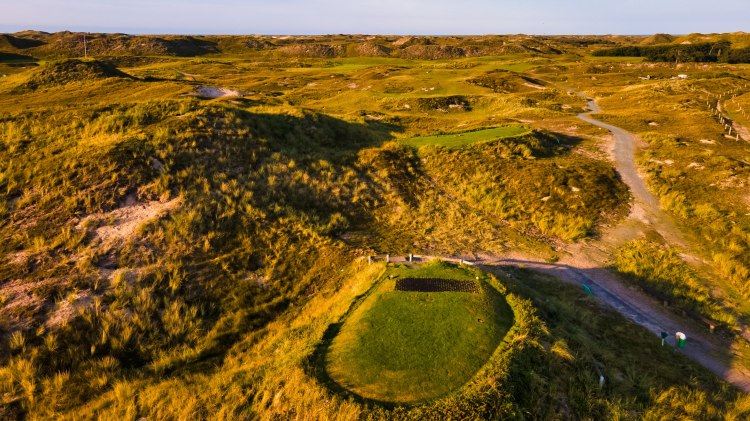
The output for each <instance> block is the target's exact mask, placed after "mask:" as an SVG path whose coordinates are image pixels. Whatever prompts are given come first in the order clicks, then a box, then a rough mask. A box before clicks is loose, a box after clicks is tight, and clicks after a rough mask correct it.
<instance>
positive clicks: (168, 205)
mask: <svg viewBox="0 0 750 421" xmlns="http://www.w3.org/2000/svg"><path fill="white" fill-rule="evenodd" d="M180 202H181V199H180V198H179V197H177V198H174V199H172V200H170V201H168V202H159V201H152V202H145V203H138V202H136V203H130V204H128V205H126V206H123V207H121V208H118V209H115V210H113V211H111V212H105V213H96V214H92V215H89V216H87V217H85V218H83V219H82V220H81V222H79V223H78V225H77V226H76V228H78V229H82V228H83V227H85V226H87V225H89V224H91V223H92V222H93V223H95V224H96V225H101V224H102V223H103V222H104V223H105V224H106V225H101V226H99V227H98V228H97V229H96V230H95V231H94V233H95V235H96V238H97V239H98V240H99V241H101V242H102V243H103V244H105V245H112V244H115V243H117V242H119V241H123V240H127V239H129V238H132V237H133V235H134V234H135V232H136V230H137V229H138V228H139V227H140V226H141V225H143V224H145V223H146V222H149V221H152V220H155V219H158V218H160V217H162V216H163V215H164V214H166V213H167V212H169V211H171V210H173V209H175V208H177V207H178V206H179V204H180Z"/></svg>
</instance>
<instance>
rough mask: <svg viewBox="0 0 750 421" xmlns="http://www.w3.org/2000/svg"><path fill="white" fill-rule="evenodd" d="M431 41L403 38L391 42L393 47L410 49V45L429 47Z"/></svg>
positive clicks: (423, 38)
mask: <svg viewBox="0 0 750 421" xmlns="http://www.w3.org/2000/svg"><path fill="white" fill-rule="evenodd" d="M431 44H432V41H431V40H430V39H429V38H425V37H412V36H405V37H401V38H399V39H397V40H396V41H394V42H393V46H394V47H402V48H406V47H411V46H412V45H431Z"/></svg>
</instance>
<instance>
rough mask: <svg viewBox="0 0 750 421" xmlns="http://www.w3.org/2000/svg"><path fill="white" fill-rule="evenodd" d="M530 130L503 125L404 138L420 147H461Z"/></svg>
mask: <svg viewBox="0 0 750 421" xmlns="http://www.w3.org/2000/svg"><path fill="white" fill-rule="evenodd" d="M528 131H529V130H528V129H527V128H526V127H524V126H503V127H494V128H491V129H482V130H475V131H471V132H461V133H447V134H440V135H435V136H420V137H412V138H409V139H404V140H402V141H401V142H402V143H403V144H405V145H409V146H413V147H417V148H418V147H420V146H427V145H435V146H444V147H446V148H460V147H463V146H467V145H471V144H472V143H479V142H490V141H493V140H499V139H505V138H507V137H515V136H519V135H521V134H523V133H526V132H528Z"/></svg>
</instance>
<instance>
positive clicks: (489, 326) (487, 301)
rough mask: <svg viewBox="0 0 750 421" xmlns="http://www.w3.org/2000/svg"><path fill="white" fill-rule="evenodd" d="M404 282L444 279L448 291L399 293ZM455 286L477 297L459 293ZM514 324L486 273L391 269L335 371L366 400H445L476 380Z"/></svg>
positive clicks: (337, 353) (334, 361) (350, 323)
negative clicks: (398, 284)
mask: <svg viewBox="0 0 750 421" xmlns="http://www.w3.org/2000/svg"><path fill="white" fill-rule="evenodd" d="M391 276H392V277H393V278H390V277H391ZM477 276H479V279H478V280H477V279H476V277H477ZM400 278H406V279H408V281H409V283H411V284H413V283H414V280H418V279H420V278H426V279H425V280H426V281H427V283H428V284H430V285H434V282H435V280H437V279H440V280H441V282H442V283H443V285H444V286H447V288H438V289H435V288H432V289H430V290H431V291H436V290H437V291H438V292H418V291H414V288H411V287H410V288H408V289H409V290H407V291H403V290H397V289H395V284H396V283H397V279H400ZM450 282H456V283H457V284H459V285H462V286H463V288H458V289H462V290H465V291H470V292H456V289H453V288H451V287H450V286H449V285H447V284H449V283H450ZM467 283H473V284H474V285H476V288H475V289H472V288H465V286H466V285H467ZM472 291H473V292H472ZM512 323H513V316H512V311H511V309H510V307H509V306H508V304H507V303H506V302H505V299H504V298H503V296H502V295H500V293H499V292H498V291H497V290H495V289H494V288H493V287H491V286H490V285H489V284H488V283H487V282H486V279H484V275H483V274H482V273H481V272H479V271H474V270H470V269H466V268H462V267H456V266H452V265H448V264H445V263H442V262H437V263H432V264H429V265H427V266H425V267H421V268H417V269H409V268H405V267H396V268H389V269H388V270H387V271H386V273H385V274H384V275H383V278H381V281H380V283H379V284H378V285H377V286H376V287H375V289H374V290H373V291H372V292H371V294H370V295H369V296H368V297H367V298H365V300H364V301H363V302H362V303H361V305H360V306H359V307H358V308H357V309H356V310H354V312H353V313H352V314H351V315H350V316H349V318H348V319H347V320H346V321H345V322H344V325H343V327H342V329H341V332H340V333H339V335H338V336H337V337H336V338H335V339H334V340H333V342H332V344H331V347H330V349H329V352H328V355H327V358H326V364H327V370H328V372H329V374H330V376H331V378H332V379H334V380H335V381H336V382H337V383H338V384H339V385H341V386H342V387H344V388H346V389H348V390H350V391H352V392H353V393H355V394H357V395H359V396H361V397H363V398H366V399H371V400H375V401H385V402H393V403H399V404H409V403H416V402H419V401H424V400H428V399H432V398H438V397H441V396H444V395H446V394H448V393H450V392H451V391H453V390H456V389H458V388H460V387H461V386H462V385H464V384H466V383H467V382H468V381H469V380H471V378H472V377H474V375H475V374H476V373H477V372H478V371H479V369H480V368H481V367H482V366H483V365H484V364H485V363H486V362H487V360H488V359H489V358H490V356H491V355H492V353H493V352H494V351H495V349H496V348H497V346H498V345H499V344H500V342H501V341H502V339H503V337H504V336H505V334H506V333H507V331H508V330H509V329H510V326H511V325H512Z"/></svg>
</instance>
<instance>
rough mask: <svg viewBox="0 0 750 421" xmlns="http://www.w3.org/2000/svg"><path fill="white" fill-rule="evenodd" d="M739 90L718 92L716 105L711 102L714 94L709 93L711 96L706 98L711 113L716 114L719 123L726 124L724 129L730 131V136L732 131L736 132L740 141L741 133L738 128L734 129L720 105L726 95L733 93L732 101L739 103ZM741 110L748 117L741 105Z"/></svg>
mask: <svg viewBox="0 0 750 421" xmlns="http://www.w3.org/2000/svg"><path fill="white" fill-rule="evenodd" d="M745 88H747V84H745ZM737 92H739V89H736V90H734V91H729V92H724V93H721V94H717V95H716V100H715V101H716V105H715V106H714V105H712V103H711V97H712V96H713V95H712V94H711V93H709V94H708V97H709V98H708V99H707V100H706V105H707V106H708V109H709V110H710V111H711V115H713V116H715V117H717V118H718V120H719V123H720V124H722V125H723V126H724V130H726V131H727V132H728V133H729V136H732V133H733V132H734V136H735V140H738V141H739V140H740V134H739V133H737V130H734V127H732V125H731V124H729V122H730V121H731V120H730V119H729V118H727V117H725V116H724V115H723V114H722V113H721V111H720V110H719V105H720V102H721V99H722V98H723V97H724V96H725V95H726V96H727V97H729V96H730V95H731V96H732V99H731V101H732V102H734V103H735V104H736V103H737V101H736V98H737ZM739 112H740V113H742V116H743V117H747V114H746V113H745V110H744V109H743V108H742V107H739Z"/></svg>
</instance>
